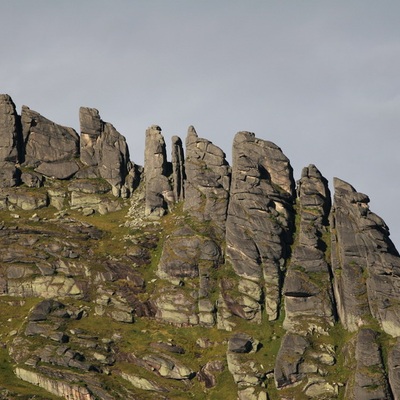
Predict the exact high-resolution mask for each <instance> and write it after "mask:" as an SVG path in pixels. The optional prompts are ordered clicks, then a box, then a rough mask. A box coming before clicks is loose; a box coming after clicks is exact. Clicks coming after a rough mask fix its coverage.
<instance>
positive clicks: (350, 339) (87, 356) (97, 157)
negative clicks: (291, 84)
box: [0, 95, 400, 400]
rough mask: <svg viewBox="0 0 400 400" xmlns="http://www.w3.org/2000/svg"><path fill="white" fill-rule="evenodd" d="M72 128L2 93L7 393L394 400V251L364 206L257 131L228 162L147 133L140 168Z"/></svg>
mask: <svg viewBox="0 0 400 400" xmlns="http://www.w3.org/2000/svg"><path fill="white" fill-rule="evenodd" d="M79 117H80V129H81V134H80V136H79V135H78V134H77V133H76V132H75V131H74V130H73V129H72V128H67V127H63V126H61V125H57V124H56V123H54V122H52V121H49V120H48V119H46V118H45V117H43V116H42V115H40V114H39V113H37V112H35V111H32V110H30V109H29V108H28V107H26V106H24V107H23V108H22V114H21V116H19V115H18V114H17V111H16V109H15V105H14V103H13V101H12V99H11V98H10V96H8V95H0V167H1V168H0V189H1V190H0V250H1V251H0V308H1V310H2V312H1V313H0V339H1V343H2V351H3V353H4V354H3V356H4V357H3V362H2V365H1V368H2V371H5V372H4V374H5V376H6V377H7V379H8V377H9V378H10V382H7V387H6V388H0V398H7V399H13V398H20V397H21V396H22V397H24V398H25V397H26V395H27V391H26V390H27V389H26V387H25V386H22V385H20V380H23V381H26V382H28V383H31V384H33V385H34V386H30V389H32V398H33V397H35V398H42V399H44V398H48V397H49V394H48V393H49V392H50V393H52V394H53V395H55V396H58V397H61V398H66V399H67V398H68V399H104V400H112V399H117V398H118V399H120V398H132V399H134V398H143V399H147V398H152V399H153V398H154V399H164V398H186V397H188V396H190V397H193V398H199V399H200V398H202V399H203V398H220V397H221V395H222V394H223V396H224V397H225V398H226V399H231V398H232V399H234V398H237V399H240V400H267V399H270V400H278V399H291V400H292V399H300V398H301V399H302V398H308V399H335V398H344V399H354V400H365V399H371V400H372V399H399V398H400V372H399V371H400V368H399V365H400V344H399V340H400V322H399V321H400V315H399V314H400V312H399V307H400V281H399V279H400V257H399V254H398V252H397V250H396V249H395V247H394V245H393V243H392V242H391V241H390V239H389V229H388V227H387V226H386V224H385V222H384V221H383V220H382V219H381V218H379V217H378V216H377V215H376V214H374V213H373V212H372V211H371V210H370V209H369V205H368V203H369V198H368V196H367V195H365V194H362V193H359V192H357V191H356V190H355V189H354V188H353V187H352V186H351V185H350V184H348V183H346V182H344V181H342V180H340V179H338V178H335V179H334V182H333V189H334V193H333V201H332V199H331V193H330V190H329V187H328V182H327V180H326V179H325V178H324V177H323V175H322V173H321V172H320V171H319V170H318V168H317V167H316V166H315V165H313V164H310V165H309V166H308V167H305V168H304V169H303V170H302V173H301V177H300V179H299V180H298V182H296V183H295V182H294V179H293V171H292V168H291V165H290V162H289V160H288V158H287V157H286V156H285V155H284V153H283V152H282V150H281V149H280V148H279V147H278V146H277V145H275V144H273V143H271V142H268V141H266V140H262V139H259V138H257V137H256V136H255V134H253V133H250V132H239V133H237V134H236V136H235V138H234V141H233V153H232V166H230V165H229V164H228V162H227V160H226V157H225V153H224V152H223V150H222V149H220V148H219V147H217V146H215V145H214V144H212V143H211V142H210V141H209V140H207V139H204V138H201V137H199V136H198V135H197V133H196V131H195V129H194V128H193V127H192V126H190V127H189V129H188V133H187V137H186V141H185V145H183V143H182V141H181V139H180V138H179V137H178V136H173V137H172V147H171V160H170V161H168V159H167V150H166V144H165V140H164V136H163V134H162V133H161V128H160V127H159V126H158V125H151V126H150V127H149V128H148V129H147V131H146V148H145V165H144V167H141V166H139V165H137V164H135V163H134V162H132V161H130V160H129V151H128V147H127V145H126V141H125V138H124V137H123V136H122V135H121V134H120V133H118V132H117V130H116V129H115V128H114V127H113V126H112V125H111V124H109V123H107V122H104V121H103V120H102V119H101V117H100V114H99V111H98V110H96V109H94V108H87V107H82V108H81V109H80V113H79ZM106 214H107V215H106ZM8 360H10V361H8ZM0 380H1V379H0Z"/></svg>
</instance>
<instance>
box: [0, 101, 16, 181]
mask: <svg viewBox="0 0 400 400" xmlns="http://www.w3.org/2000/svg"><path fill="white" fill-rule="evenodd" d="M19 123H20V121H19V117H18V115H17V112H16V110H15V104H14V102H13V101H12V99H11V97H10V96H9V95H7V94H2V95H0V187H13V186H16V185H17V184H18V180H19V179H18V170H17V169H16V168H15V164H16V163H17V162H19V161H20V160H19V149H20V145H21V143H20V141H21V140H20V139H21V138H20V129H19Z"/></svg>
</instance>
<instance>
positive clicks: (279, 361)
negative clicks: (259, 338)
mask: <svg viewBox="0 0 400 400" xmlns="http://www.w3.org/2000/svg"><path fill="white" fill-rule="evenodd" d="M309 346H310V343H309V342H308V340H307V339H306V338H305V337H303V336H300V335H296V334H294V333H287V334H286V335H285V336H284V338H283V340H282V343H281V347H280V349H279V352H278V355H277V357H276V361H275V369H274V378H275V385H276V387H277V388H283V387H286V386H290V385H293V384H295V383H297V382H299V381H301V380H302V379H303V378H305V376H306V375H305V374H304V373H301V370H300V366H301V364H302V363H303V360H304V359H303V355H304V353H305V351H306V350H307V348H308V347H309Z"/></svg>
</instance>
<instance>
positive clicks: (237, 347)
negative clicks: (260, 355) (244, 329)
mask: <svg viewBox="0 0 400 400" xmlns="http://www.w3.org/2000/svg"><path fill="white" fill-rule="evenodd" d="M254 347H255V348H254ZM255 350H257V345H256V344H255V343H254V339H253V338H252V337H251V336H250V335H247V334H246V333H235V334H234V335H233V336H231V337H230V338H229V342H228V351H230V352H232V353H250V352H251V351H255Z"/></svg>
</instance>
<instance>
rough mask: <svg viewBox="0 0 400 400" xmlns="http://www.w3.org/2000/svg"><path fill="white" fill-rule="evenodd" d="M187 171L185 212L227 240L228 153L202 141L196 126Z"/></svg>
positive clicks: (191, 130) (188, 148)
mask: <svg viewBox="0 0 400 400" xmlns="http://www.w3.org/2000/svg"><path fill="white" fill-rule="evenodd" d="M185 171H186V182H185V203H184V210H185V211H187V212H188V213H189V214H190V215H192V216H193V217H195V218H197V219H198V220H199V221H201V222H205V221H211V222H212V223H213V225H214V226H216V227H217V228H218V229H219V231H220V232H219V233H220V236H224V233H225V221H226V214H227V209H228V200H229V187H230V175H231V171H230V167H229V165H228V163H227V161H226V159H225V153H224V152H223V151H222V150H221V149H220V148H219V147H217V146H215V145H214V144H212V143H211V142H210V141H208V140H207V139H202V138H199V137H198V136H197V133H196V131H195V129H194V128H193V126H190V127H189V129H188V134H187V138H186V161H185Z"/></svg>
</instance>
